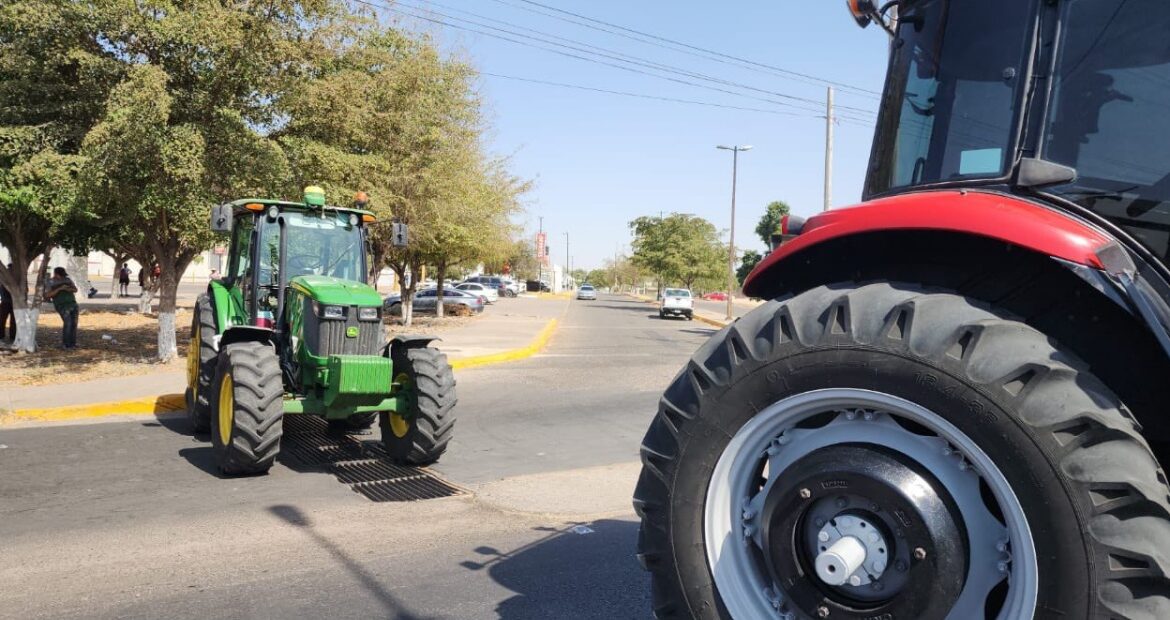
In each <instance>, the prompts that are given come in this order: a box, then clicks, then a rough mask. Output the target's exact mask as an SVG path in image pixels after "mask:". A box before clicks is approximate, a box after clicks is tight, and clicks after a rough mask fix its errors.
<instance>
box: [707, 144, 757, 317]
mask: <svg viewBox="0 0 1170 620" xmlns="http://www.w3.org/2000/svg"><path fill="white" fill-rule="evenodd" d="M715 148H717V149H723V150H725V151H731V238H730V239H729V241H728V244H727V320H728V321H730V320H731V298H732V292H733V291H734V290H735V182H736V175H737V171H738V170H739V152H740V151H750V150H752V147H751V145H750V144H749V145H746V146H739V145H735V146H717V147H715Z"/></svg>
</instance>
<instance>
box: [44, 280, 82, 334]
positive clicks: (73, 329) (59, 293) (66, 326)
mask: <svg viewBox="0 0 1170 620" xmlns="http://www.w3.org/2000/svg"><path fill="white" fill-rule="evenodd" d="M76 292H77V285H75V284H73V280H71V279H69V274H68V273H66V272H65V268H64V267H57V268H55V269H53V277H52V278H49V282H48V284H46V285H45V301H52V302H53V309H55V310H56V311H57V314H59V315H60V316H61V346H62V347H63V348H65V349H76V348H77V298H76V297H74V296H73V294H74V293H76Z"/></svg>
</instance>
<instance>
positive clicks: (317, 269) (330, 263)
mask: <svg viewBox="0 0 1170 620" xmlns="http://www.w3.org/2000/svg"><path fill="white" fill-rule="evenodd" d="M283 217H284V223H285V235H287V237H288V239H287V249H286V253H287V257H286V259H285V267H286V269H288V274H287V278H295V277H297V276H303V275H322V276H332V277H334V278H341V279H343V280H356V281H360V282H365V280H366V277H365V269H364V266H363V255H362V252H363V244H362V234H361V228H360V227H358V226H357V225H356V224H355V223H353V222H352V221H351V214H350V213H345V212H334V211H325V212H324V213H319V212H297V211H292V212H286V213H285V214H284V216H283ZM274 256H279V254H276V255H274ZM287 278H286V280H287Z"/></svg>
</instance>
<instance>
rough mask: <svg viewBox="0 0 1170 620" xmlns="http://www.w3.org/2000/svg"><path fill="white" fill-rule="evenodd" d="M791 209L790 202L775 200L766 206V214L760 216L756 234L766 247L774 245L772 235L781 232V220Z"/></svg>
mask: <svg viewBox="0 0 1170 620" xmlns="http://www.w3.org/2000/svg"><path fill="white" fill-rule="evenodd" d="M790 211H791V209H789V207H788V204H787V203H785V202H783V201H780V200H773V201H772V202H769V203H768V206H767V207H765V208H764V215H762V216H760V223H759V224H756V235H757V236H758V237H759V238H760V241H763V242H764V247H766V248H771V247H772V235H773V234H774V233H777V232H780V221H781V220H782V219H784V216H785V215H788V213H789V212H790Z"/></svg>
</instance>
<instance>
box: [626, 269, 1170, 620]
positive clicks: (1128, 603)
mask: <svg viewBox="0 0 1170 620" xmlns="http://www.w3.org/2000/svg"><path fill="white" fill-rule="evenodd" d="M1118 363H1124V361H1123V360H1121V359H1119V360H1118ZM642 461H643V464H644V467H643V469H642V474H641V477H640V478H639V480H638V485H637V488H636V490H635V494H634V505H635V508H636V509H637V511H638V513H639V515H640V516H641V518H642V527H641V532H640V535H639V539H638V548H639V549H638V553H639V558H640V559H641V561H642V563H643V565H644V566H645V567H646V568H647V569H648V570H649V571H650V572H651V574H652V582H653V588H652V592H653V603H654V609H655V612H656V613H655V615H656V617H658V618H706V619H716V618H718V619H726V618H736V619H746V618H776V617H782V618H792V617H798V618H806V617H812V618H818V617H819V618H826V617H827V618H931V619H935V618H938V619H942V618H959V617H961V618H980V619H982V618H997V619H1015V618H1133V619H1137V618H1142V619H1145V618H1170V580H1168V579H1167V575H1170V555H1168V554H1167V553H1166V552H1165V550H1166V549H1170V502H1168V494H1170V489H1168V488H1167V484H1166V478H1165V475H1164V474H1163V472H1162V469H1161V467H1160V466H1159V464H1158V462H1157V461H1156V460H1155V458H1154V456H1153V455H1152V454H1151V452H1150V449H1149V447H1148V446H1147V444H1146V442H1145V441H1144V440H1143V438H1142V437H1141V435H1140V434H1139V430H1138V425H1137V424H1136V422H1135V421H1134V419H1133V418H1132V416H1131V415H1130V413H1129V411H1128V410H1127V409H1126V407H1125V405H1124V404H1122V403H1121V402H1120V400H1119V399H1118V398H1117V396H1116V395H1114V394H1113V393H1112V392H1111V391H1110V390H1109V388H1108V387H1107V386H1106V385H1104V384H1103V383H1102V382H1101V381H1100V380H1099V379H1097V378H1096V377H1095V376H1094V375H1093V374H1092V372H1091V370H1090V369H1089V368H1088V367H1087V366H1086V365H1085V363H1084V362H1083V361H1081V360H1079V359H1077V358H1076V357H1074V356H1073V355H1072V354H1070V353H1069V352H1068V351H1066V350H1064V349H1062V348H1061V347H1060V346H1059V345H1058V344H1057V343H1055V342H1053V341H1052V340H1050V339H1049V338H1047V337H1046V336H1045V335H1044V334H1042V333H1040V332H1038V331H1036V330H1035V329H1033V328H1032V327H1030V326H1028V325H1026V324H1024V323H1023V322H1021V321H1018V320H1016V319H1014V318H1013V317H1009V316H1005V315H1003V314H1000V313H997V312H995V311H993V310H991V309H988V308H987V307H986V306H983V305H981V304H979V303H978V302H975V301H972V300H969V299H966V298H964V297H962V296H959V295H955V294H949V293H943V292H926V291H923V290H919V289H916V288H914V287H910V286H895V285H890V284H870V285H856V284H853V283H845V284H840V285H834V286H828V287H820V288H817V289H813V290H811V291H808V292H805V293H802V294H800V295H797V296H796V297H793V298H791V299H787V300H784V301H773V302H769V303H767V304H765V305H763V306H761V307H760V308H758V309H756V310H754V311H753V312H751V313H750V314H748V315H747V316H745V317H743V318H741V319H740V320H739V321H737V322H736V323H734V324H732V325H731V326H729V327H727V328H725V329H723V330H722V331H721V332H720V333H719V334H717V335H716V336H715V337H713V338H712V339H711V340H710V341H709V342H708V343H707V344H705V345H704V346H703V347H702V348H700V349H699V351H698V352H697V353H696V354H695V355H694V357H693V358H692V359H691V361H690V362H689V364H688V365H687V367H686V368H684V369H683V371H682V372H681V373H679V375H678V376H677V377H676V378H675V380H674V383H673V384H672V385H671V386H670V387H669V388H668V389H667V391H666V393H665V394H664V395H663V397H662V400H661V402H660V404H659V410H658V415H657V417H656V418H655V420H654V422H653V423H652V425H651V427H650V429H649V431H648V432H647V434H646V437H645V439H644V440H643V444H642Z"/></svg>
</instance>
